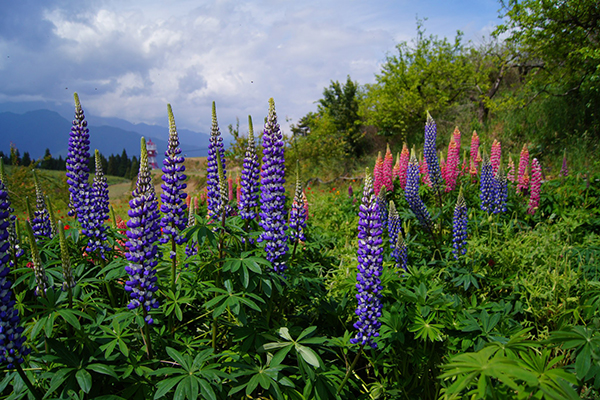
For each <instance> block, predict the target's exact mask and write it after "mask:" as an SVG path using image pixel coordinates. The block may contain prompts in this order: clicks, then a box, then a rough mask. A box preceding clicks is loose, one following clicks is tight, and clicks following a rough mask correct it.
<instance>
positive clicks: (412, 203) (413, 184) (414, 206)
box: [404, 148, 432, 232]
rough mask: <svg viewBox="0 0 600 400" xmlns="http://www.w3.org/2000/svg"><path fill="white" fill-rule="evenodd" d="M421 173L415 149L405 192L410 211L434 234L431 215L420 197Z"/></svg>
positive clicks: (407, 171) (407, 173)
mask: <svg viewBox="0 0 600 400" xmlns="http://www.w3.org/2000/svg"><path fill="white" fill-rule="evenodd" d="M419 171H420V167H419V161H418V160H417V156H416V155H415V149H414V148H413V149H412V151H411V154H410V161H409V163H408V167H407V169H406V189H405V191H404V195H405V197H406V201H407V202H408V205H409V207H410V209H411V210H412V212H413V213H414V214H415V216H416V217H417V220H418V221H419V223H420V224H421V226H422V227H423V228H424V229H425V230H426V231H427V232H432V226H431V225H432V223H431V215H430V214H429V211H428V210H427V207H426V206H425V203H423V200H422V199H421V196H419V180H420V172H419Z"/></svg>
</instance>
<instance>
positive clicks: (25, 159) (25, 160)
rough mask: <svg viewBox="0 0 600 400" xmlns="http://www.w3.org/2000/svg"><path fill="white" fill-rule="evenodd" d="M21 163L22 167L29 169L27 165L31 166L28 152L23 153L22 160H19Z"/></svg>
mask: <svg viewBox="0 0 600 400" xmlns="http://www.w3.org/2000/svg"><path fill="white" fill-rule="evenodd" d="M21 163H22V164H23V166H24V167H29V165H31V156H30V155H29V152H28V151H26V152H25V153H23V159H22V160H21Z"/></svg>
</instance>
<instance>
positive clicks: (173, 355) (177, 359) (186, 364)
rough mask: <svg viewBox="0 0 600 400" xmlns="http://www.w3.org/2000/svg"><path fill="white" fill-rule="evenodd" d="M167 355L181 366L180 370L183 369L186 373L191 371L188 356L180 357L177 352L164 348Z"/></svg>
mask: <svg viewBox="0 0 600 400" xmlns="http://www.w3.org/2000/svg"><path fill="white" fill-rule="evenodd" d="M166 351H167V354H168V355H169V356H170V357H171V358H172V359H173V360H175V362H176V363H177V364H179V365H180V366H181V368H183V369H184V370H186V371H188V372H189V371H190V369H191V365H190V361H191V360H190V359H189V356H187V355H182V354H181V353H180V352H178V351H177V350H175V349H174V348H172V347H167V348H166Z"/></svg>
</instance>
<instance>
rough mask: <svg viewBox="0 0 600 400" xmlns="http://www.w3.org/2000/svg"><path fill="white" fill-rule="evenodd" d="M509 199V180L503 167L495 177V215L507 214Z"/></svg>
mask: <svg viewBox="0 0 600 400" xmlns="http://www.w3.org/2000/svg"><path fill="white" fill-rule="evenodd" d="M507 199H508V179H507V177H506V173H505V172H504V169H503V168H502V165H500V167H499V168H498V172H497V173H496V176H494V214H498V213H501V212H506V201H507Z"/></svg>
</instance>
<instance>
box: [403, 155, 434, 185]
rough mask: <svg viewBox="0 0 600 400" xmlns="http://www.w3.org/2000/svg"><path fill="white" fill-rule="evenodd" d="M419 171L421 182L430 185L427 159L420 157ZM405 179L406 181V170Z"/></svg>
mask: <svg viewBox="0 0 600 400" xmlns="http://www.w3.org/2000/svg"><path fill="white" fill-rule="evenodd" d="M419 172H420V174H421V177H422V178H423V183H424V184H426V185H427V186H429V187H432V186H433V184H432V183H431V177H430V176H429V166H428V165H427V160H425V159H424V158H422V159H421V162H420V163H419ZM406 181H407V182H408V172H407V178H406ZM407 184H408V183H407Z"/></svg>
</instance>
